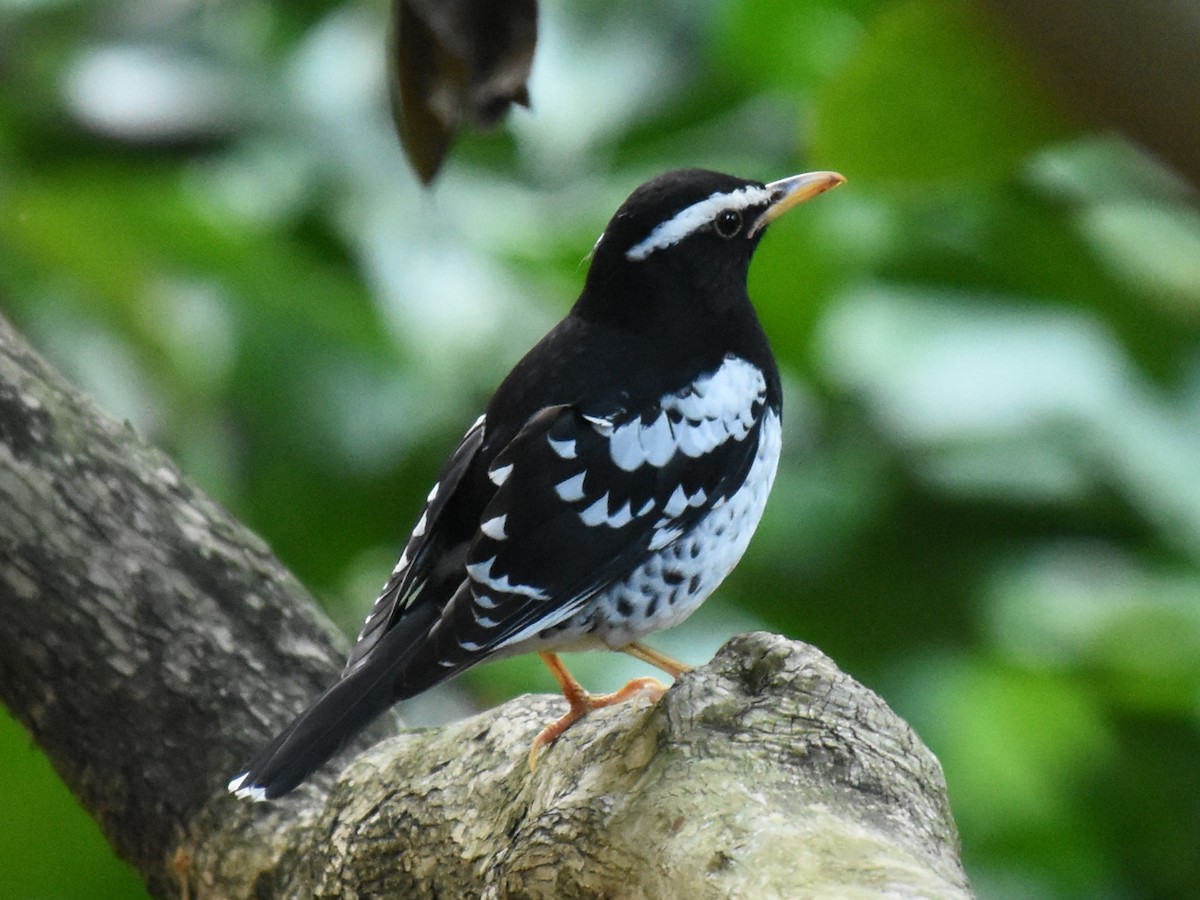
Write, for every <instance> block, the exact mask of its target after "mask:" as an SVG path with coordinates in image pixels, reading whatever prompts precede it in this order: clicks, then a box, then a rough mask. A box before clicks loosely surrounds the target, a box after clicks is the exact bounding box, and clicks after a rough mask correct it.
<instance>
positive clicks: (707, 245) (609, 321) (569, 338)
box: [228, 169, 845, 800]
mask: <svg viewBox="0 0 1200 900" xmlns="http://www.w3.org/2000/svg"><path fill="white" fill-rule="evenodd" d="M844 181H845V179H844V178H843V177H842V176H841V175H840V174H838V173H836V172H809V173H805V174H801V175H795V176H792V177H789V178H784V179H782V180H779V181H772V182H770V183H763V182H759V181H754V180H747V179H743V178H738V177H735V176H732V175H726V174H722V173H719V172H713V171H709V170H706V169H682V170H677V171H672V172H668V173H666V174H663V175H660V176H658V177H656V178H653V179H651V180H650V181H648V182H646V183H645V184H643V185H641V186H640V187H638V188H637V189H636V190H635V191H634V192H633V193H632V194H631V195H630V196H629V198H628V199H627V200H626V201H625V202H624V203H623V204H622V205H621V206H620V208H619V209H618V210H617V212H616V213H615V215H614V216H613V217H612V219H611V221H610V222H609V223H608V225H607V227H606V228H605V230H604V232H603V233H602V234H601V236H600V238H599V239H598V240H597V242H596V244H595V246H594V247H593V249H592V253H591V264H590V266H589V269H588V273H587V276H586V278H585V280H584V286H583V289H582V292H581V293H580V295H579V298H578V300H577V301H576V302H575V304H574V306H572V307H571V309H570V311H569V313H568V314H567V315H566V317H565V318H563V319H562V320H561V321H560V322H559V323H558V324H557V325H556V326H555V327H554V328H552V329H551V330H550V331H549V332H548V333H547V334H546V335H545V337H543V338H542V339H541V340H540V341H539V342H538V343H537V344H536V345H535V346H534V347H533V348H532V349H531V350H530V351H529V352H528V353H527V354H526V355H525V356H524V357H523V358H522V359H521V360H520V361H519V362H518V363H517V364H516V366H515V367H514V368H513V369H512V371H511V372H510V373H509V375H508V376H507V377H506V378H505V379H504V380H503V381H502V382H501V384H500V386H499V387H498V388H497V390H496V392H495V394H494V395H493V396H492V398H491V400H490V401H489V402H488V404H487V406H486V407H485V410H484V413H483V415H481V416H479V418H478V419H476V420H475V422H474V423H473V424H472V425H471V426H470V427H469V428H468V429H467V431H466V434H465V435H464V436H463V438H462V440H461V441H460V442H459V444H458V446H457V447H456V448H455V449H454V451H453V452H452V453H451V454H450V457H449V459H448V460H447V461H446V463H445V465H444V466H443V468H442V469H441V472H440V474H439V475H438V477H437V481H436V482H435V483H434V485H433V488H432V490H430V491H429V494H428V497H427V498H426V501H425V504H424V507H423V509H422V511H421V514H420V517H419V519H418V520H417V524H416V526H415V527H414V528H413V530H412V533H411V536H410V537H409V538H408V540H407V542H406V543H405V545H404V548H403V551H402V553H401V554H400V557H399V560H398V562H397V563H396V566H395V568H394V569H393V570H392V572H391V575H390V577H389V578H388V580H387V582H386V583H385V585H384V586H383V589H382V591H381V593H380V595H379V597H378V599H377V600H376V601H375V603H374V606H373V607H372V609H371V612H370V615H368V616H367V618H366V621H365V623H364V625H363V627H362V631H361V633H360V634H359V636H358V640H357V642H356V643H355V645H354V647H353V649H352V650H351V653H350V656H349V659H348V661H347V663H346V666H345V669H344V670H343V672H342V673H341V675H340V677H339V679H338V680H337V681H336V682H335V683H334V684H333V685H332V686H331V687H330V688H329V689H328V690H327V691H325V692H324V693H323V694H322V695H321V696H320V697H318V698H317V700H316V701H315V702H314V703H313V704H312V705H311V706H309V707H308V709H307V710H305V711H304V712H302V713H301V714H300V715H299V716H298V717H297V718H296V719H295V721H293V722H292V723H291V724H290V725H288V726H287V727H286V728H285V729H284V730H283V731H282V732H281V733H280V734H279V735H278V736H277V737H276V738H275V739H274V740H272V741H271V742H270V743H268V744H267V745H266V746H265V747H264V748H263V749H262V750H261V751H260V752H259V753H258V755H257V756H255V757H254V758H253V759H252V760H251V761H250V763H249V765H247V766H246V767H245V768H244V769H243V770H242V771H241V772H240V773H239V774H238V775H237V776H236V777H234V778H233V779H232V780H231V781H230V782H229V784H228V788H229V790H230V791H231V792H232V793H234V794H235V795H237V796H239V797H243V798H249V799H253V800H270V799H274V798H277V797H280V796H283V795H284V794H286V793H288V792H289V791H291V790H293V789H294V788H296V787H297V786H298V785H300V784H301V783H302V782H303V781H304V780H305V779H306V778H307V777H308V776H309V775H311V774H312V773H313V772H314V771H315V770H316V769H318V768H319V767H321V766H322V765H324V764H325V763H326V762H327V761H328V760H330V759H331V758H332V757H333V756H334V755H335V754H336V753H337V752H338V751H339V750H341V749H342V748H343V747H344V746H345V744H346V743H347V742H348V741H349V740H350V739H351V738H352V737H354V736H355V735H356V734H357V733H358V732H359V731H361V730H362V729H363V728H365V727H366V725H367V724H368V723H369V722H371V721H372V720H373V719H374V718H376V717H377V716H378V715H380V714H381V713H383V712H384V711H385V710H386V709H387V708H389V707H390V706H392V705H393V704H394V703H396V702H398V701H401V700H404V699H407V698H410V697H413V696H415V695H417V694H419V693H421V692H423V691H425V690H427V689H429V688H431V687H433V686H434V685H437V684H440V683H442V682H444V681H446V680H447V679H450V678H452V677H454V676H456V675H458V674H460V673H461V672H463V671H465V670H467V669H469V668H471V667H473V666H475V665H478V664H479V663H481V662H483V661H485V660H491V659H498V658H501V657H507V656H513V655H517V654H524V653H531V652H536V653H539V654H540V655H541V657H542V659H543V660H544V661H545V662H546V664H547V665H548V666H549V668H550V670H551V673H552V674H553V675H554V677H555V679H556V680H557V681H558V683H559V685H560V686H561V687H562V689H563V693H564V696H565V697H566V699H567V701H568V706H569V708H568V711H567V713H566V714H565V715H563V716H562V717H561V718H560V719H558V720H556V721H555V722H552V723H550V724H549V725H547V726H546V728H545V729H544V730H543V731H542V733H541V734H539V735H538V737H537V740H536V741H535V742H534V745H533V748H532V749H531V751H530V767H531V768H534V767H535V765H536V762H537V758H538V753H539V751H540V750H542V749H544V748H545V747H548V746H549V745H551V744H553V743H554V741H555V740H556V739H557V738H558V737H559V736H560V735H561V734H562V733H563V732H564V731H565V730H566V729H567V728H569V727H570V726H571V725H572V724H573V723H574V722H576V721H577V720H578V719H580V718H581V717H582V716H584V715H585V714H586V713H588V712H590V711H591V710H594V709H597V708H599V707H602V706H607V705H610V704H612V703H617V702H620V701H622V700H626V699H628V698H630V697H633V696H635V695H637V694H639V693H643V692H645V693H649V694H651V695H652V696H653V697H654V698H655V699H657V698H658V697H660V696H661V695H662V693H663V692H664V691H665V690H666V688H665V687H663V686H662V685H661V684H659V683H658V682H657V681H655V680H654V679H650V678H642V679H635V680H634V681H633V682H630V684H629V685H627V686H626V687H625V688H623V689H621V690H619V691H617V692H615V693H613V694H606V695H591V694H589V693H588V692H587V691H586V690H585V689H584V688H583V686H582V685H580V684H579V683H578V682H577V681H576V680H575V678H574V677H573V676H572V675H571V674H570V672H569V671H568V670H567V668H566V666H565V665H564V664H563V662H562V660H561V659H560V658H559V656H558V654H559V653H560V652H562V651H566V650H582V649H610V650H617V651H623V652H625V653H627V654H629V655H631V656H634V657H636V658H638V659H640V660H643V661H644V662H647V663H649V664H651V665H653V666H655V667H657V668H660V669H662V670H663V671H665V672H666V673H667V674H669V675H671V676H672V677H678V676H680V675H681V674H683V673H684V672H686V671H687V670H688V667H687V666H686V665H684V664H683V663H681V662H678V661H676V660H673V659H671V658H670V657H668V656H666V655H665V654H662V653H660V652H659V651H657V650H654V649H653V648H651V647H649V646H648V645H646V644H645V643H643V638H644V637H646V636H647V635H649V634H651V633H652V632H657V631H660V630H662V629H666V628H670V627H672V626H675V625H677V624H679V623H680V622H682V621H683V620H684V619H686V618H687V617H688V616H689V615H690V614H691V613H692V612H694V611H695V610H696V608H697V607H698V606H699V605H700V604H701V603H702V602H703V601H704V600H705V599H706V598H707V597H708V596H709V595H710V594H712V592H713V591H714V590H715V589H716V588H717V586H718V585H719V584H720V583H721V582H722V581H723V580H724V578H725V577H726V575H728V574H729V572H730V571H732V569H733V568H734V566H735V565H736V564H737V562H738V561H739V560H740V558H741V556H742V554H743V552H744V551H745V550H746V547H747V545H748V544H749V541H750V537H751V535H752V533H753V532H754V530H755V529H756V527H757V526H758V522H759V519H760V518H761V516H762V513H763V508H764V506H765V505H766V501H767V495H768V493H769V492H770V489H771V485H772V483H773V481H774V478H775V471H776V468H777V464H778V460H779V454H780V445H781V432H782V428H781V422H782V419H781V416H782V389H781V384H780V375H779V368H778V365H777V364H776V361H775V358H774V355H773V353H772V350H771V347H770V343H769V341H768V338H767V335H766V333H765V331H764V329H763V327H762V325H761V323H760V321H759V318H758V316H757V314H756V312H755V310H754V307H753V305H752V304H751V301H750V297H749V294H748V290H747V278H748V273H749V267H750V262H751V257H752V256H753V254H754V251H755V249H756V248H757V246H758V244H759V242H760V240H761V239H762V236H763V234H764V232H765V230H766V228H767V226H768V225H769V224H770V223H771V222H773V221H774V220H775V219H777V218H778V217H779V216H781V215H782V214H783V213H785V212H787V211H788V210H790V209H792V208H793V207H795V206H797V205H798V204H800V203H801V202H803V201H805V200H808V199H810V198H812V197H815V196H816V195H818V194H820V193H823V192H824V191H827V190H829V189H831V188H833V187H836V186H837V185H839V184H841V183H843V182H844Z"/></svg>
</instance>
